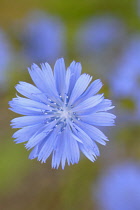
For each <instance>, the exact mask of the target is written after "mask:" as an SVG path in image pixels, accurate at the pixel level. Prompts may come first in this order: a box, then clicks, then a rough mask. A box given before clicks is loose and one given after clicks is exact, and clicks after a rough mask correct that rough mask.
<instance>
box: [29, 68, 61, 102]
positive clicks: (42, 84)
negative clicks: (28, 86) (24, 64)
mask: <svg viewBox="0 0 140 210" xmlns="http://www.w3.org/2000/svg"><path fill="white" fill-rule="evenodd" d="M28 70H29V74H30V76H31V78H32V80H33V82H34V83H35V85H36V86H37V87H38V89H39V90H41V91H42V92H43V93H44V92H46V93H47V96H48V97H49V98H50V99H53V100H56V98H57V97H58V93H57V92H56V90H55V89H54V88H52V82H51V79H50V77H48V78H47V80H46V74H44V70H43V71H42V70H41V69H40V68H39V67H38V66H37V65H36V64H33V65H32V66H31V69H28Z"/></svg>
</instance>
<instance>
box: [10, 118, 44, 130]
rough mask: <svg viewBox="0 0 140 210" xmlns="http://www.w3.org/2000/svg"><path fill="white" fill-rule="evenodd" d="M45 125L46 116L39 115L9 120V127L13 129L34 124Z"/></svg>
mask: <svg viewBox="0 0 140 210" xmlns="http://www.w3.org/2000/svg"><path fill="white" fill-rule="evenodd" d="M39 123H41V124H45V123H46V116H45V115H39V116H23V117H17V118H14V119H13V120H11V126H12V127H13V128H22V127H24V126H30V125H35V124H39Z"/></svg>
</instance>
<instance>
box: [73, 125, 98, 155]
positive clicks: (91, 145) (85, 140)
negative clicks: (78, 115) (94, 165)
mask: <svg viewBox="0 0 140 210" xmlns="http://www.w3.org/2000/svg"><path fill="white" fill-rule="evenodd" d="M74 127H75V128H76V129H74ZM73 131H74V134H75V135H76V136H77V137H78V138H79V139H80V140H81V141H82V144H83V145H84V147H85V148H87V149H88V150H91V151H92V154H94V156H95V157H96V156H99V155H100V152H99V149H98V147H97V145H96V144H95V142H94V141H92V139H91V138H90V137H89V136H88V135H87V134H86V133H85V132H84V130H82V129H81V128H80V127H78V126H77V125H76V124H75V125H74V126H73ZM79 142H80V141H79Z"/></svg>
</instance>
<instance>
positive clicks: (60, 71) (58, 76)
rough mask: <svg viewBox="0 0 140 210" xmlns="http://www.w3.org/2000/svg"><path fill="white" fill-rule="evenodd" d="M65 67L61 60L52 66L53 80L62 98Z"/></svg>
mask: <svg viewBox="0 0 140 210" xmlns="http://www.w3.org/2000/svg"><path fill="white" fill-rule="evenodd" d="M65 74H66V67H65V62H64V59H63V58H60V59H58V60H57V61H56V63H55V66H54V78H55V82H56V87H57V90H58V93H59V95H61V96H63V97H64V81H65Z"/></svg>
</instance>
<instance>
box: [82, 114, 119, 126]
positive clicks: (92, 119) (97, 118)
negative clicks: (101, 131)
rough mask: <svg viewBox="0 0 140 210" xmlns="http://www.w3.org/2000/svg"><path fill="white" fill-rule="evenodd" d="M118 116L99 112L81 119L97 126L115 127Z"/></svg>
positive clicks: (83, 116)
mask: <svg viewBox="0 0 140 210" xmlns="http://www.w3.org/2000/svg"><path fill="white" fill-rule="evenodd" d="M115 118H116V116H115V115H114V114H111V113H107V112H99V113H94V114H90V115H82V116H80V119H81V120H83V121H84V122H86V123H88V124H91V125H96V126H113V125H114V119H115Z"/></svg>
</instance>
